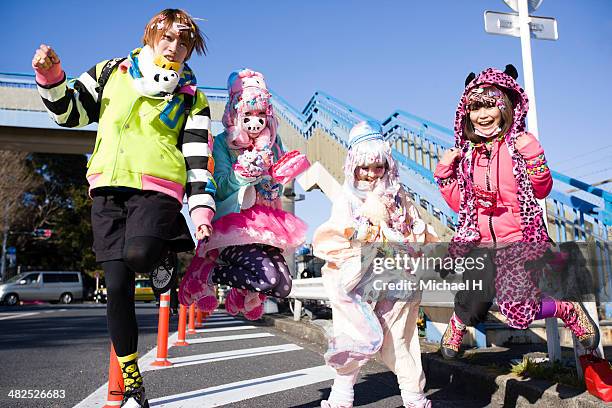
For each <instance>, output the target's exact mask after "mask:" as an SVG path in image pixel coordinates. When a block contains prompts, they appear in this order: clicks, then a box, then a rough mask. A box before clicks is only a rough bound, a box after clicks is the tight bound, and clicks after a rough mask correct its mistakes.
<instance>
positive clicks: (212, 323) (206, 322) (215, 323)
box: [203, 320, 244, 327]
mask: <svg viewBox="0 0 612 408" xmlns="http://www.w3.org/2000/svg"><path fill="white" fill-rule="evenodd" d="M224 324H244V322H243V321H242V320H236V321H233V322H229V321H228V322H208V321H205V322H204V323H203V327H209V326H223V325H224Z"/></svg>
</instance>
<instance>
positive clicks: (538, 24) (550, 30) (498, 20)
mask: <svg viewBox="0 0 612 408" xmlns="http://www.w3.org/2000/svg"><path fill="white" fill-rule="evenodd" d="M529 20H530V21H529V29H530V31H531V38H535V39H538V40H553V41H554V40H557V39H559V32H558V31H557V20H555V19H554V18H552V17H536V16H529ZM484 21H485V31H486V32H487V33H489V34H498V35H510V36H512V37H520V36H521V30H520V29H519V16H518V14H515V13H500V12H497V11H488V10H487V11H485V12H484Z"/></svg>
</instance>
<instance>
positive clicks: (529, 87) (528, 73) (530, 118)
mask: <svg viewBox="0 0 612 408" xmlns="http://www.w3.org/2000/svg"><path fill="white" fill-rule="evenodd" d="M518 9H519V27H520V32H521V52H522V55H523V76H524V77H525V92H527V97H528V98H529V112H527V125H528V128H529V131H530V132H531V133H533V135H534V136H535V137H536V139H539V138H540V136H539V133H538V114H537V109H536V99H535V85H534V82H533V64H532V62H531V31H530V29H529V20H530V19H529V9H528V8H527V0H518Z"/></svg>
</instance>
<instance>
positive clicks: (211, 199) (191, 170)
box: [181, 93, 217, 227]
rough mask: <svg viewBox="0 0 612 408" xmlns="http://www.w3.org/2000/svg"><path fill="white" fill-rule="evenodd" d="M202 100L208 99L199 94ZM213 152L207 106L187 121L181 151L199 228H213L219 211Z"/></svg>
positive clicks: (191, 209) (190, 202)
mask: <svg viewBox="0 0 612 408" xmlns="http://www.w3.org/2000/svg"><path fill="white" fill-rule="evenodd" d="M198 98H205V96H204V95H203V94H202V93H198ZM212 149H213V136H212V133H211V120H210V107H209V106H208V104H206V106H205V107H204V108H203V109H201V110H199V111H197V112H196V113H195V114H192V115H191V116H190V117H189V118H188V119H187V123H186V125H185V132H184V135H183V145H182V147H181V150H182V153H183V156H185V165H186V167H187V186H186V193H187V204H188V206H189V215H190V216H191V219H192V220H193V222H194V224H195V226H196V227H198V226H200V225H202V224H205V225H208V226H210V225H211V220H212V217H213V216H214V213H215V210H216V208H215V194H216V192H217V184H216V183H215V180H214V178H213V173H214V171H215V161H214V158H213V155H212Z"/></svg>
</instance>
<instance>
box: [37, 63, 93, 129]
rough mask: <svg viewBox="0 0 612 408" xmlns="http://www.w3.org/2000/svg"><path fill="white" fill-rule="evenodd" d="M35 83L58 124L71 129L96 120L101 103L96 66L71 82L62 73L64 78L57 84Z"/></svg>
mask: <svg viewBox="0 0 612 408" xmlns="http://www.w3.org/2000/svg"><path fill="white" fill-rule="evenodd" d="M104 63H105V62H103V63H101V64H104ZM99 65H100V64H98V66H99ZM36 85H37V88H38V93H39V94H40V97H41V98H42V101H43V103H44V104H45V107H46V108H47V111H48V112H49V116H51V119H53V121H54V122H55V123H57V124H58V125H60V126H63V127H70V128H72V127H83V126H87V125H89V124H90V123H94V122H97V121H98V118H99V116H100V104H99V101H98V92H97V87H98V82H97V80H96V66H94V67H92V68H91V69H90V70H89V71H87V72H85V73H83V74H81V76H80V77H78V78H77V79H76V80H74V81H70V84H69V82H68V81H67V80H66V74H65V73H64V77H63V79H62V80H61V81H60V82H58V83H56V84H50V85H42V84H39V83H37V84H36Z"/></svg>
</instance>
